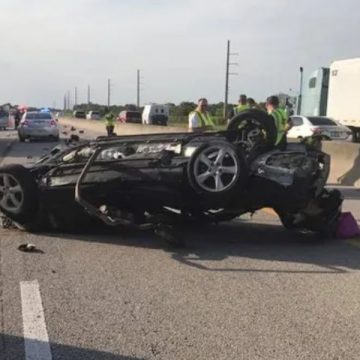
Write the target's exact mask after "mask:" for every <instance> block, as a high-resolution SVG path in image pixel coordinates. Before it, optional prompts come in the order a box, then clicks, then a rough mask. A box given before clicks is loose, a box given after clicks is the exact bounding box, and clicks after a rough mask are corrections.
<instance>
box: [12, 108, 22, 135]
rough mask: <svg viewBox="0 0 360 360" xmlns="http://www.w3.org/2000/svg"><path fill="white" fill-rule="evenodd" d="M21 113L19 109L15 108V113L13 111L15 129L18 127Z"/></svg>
mask: <svg viewBox="0 0 360 360" xmlns="http://www.w3.org/2000/svg"><path fill="white" fill-rule="evenodd" d="M22 115H23V114H22V113H21V111H20V109H16V110H15V113H14V122H15V124H14V126H15V130H16V129H17V128H18V126H19V124H20V120H21V117H22Z"/></svg>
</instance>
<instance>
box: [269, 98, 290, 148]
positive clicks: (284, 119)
mask: <svg viewBox="0 0 360 360" xmlns="http://www.w3.org/2000/svg"><path fill="white" fill-rule="evenodd" d="M279 105H280V101H279V98H278V97H277V96H269V97H268V98H267V99H266V110H267V112H268V114H269V115H270V116H271V117H272V118H273V119H274V123H275V126H276V130H277V136H276V141H275V146H276V147H278V148H279V149H281V150H285V149H286V145H287V140H286V134H287V132H288V131H289V130H290V129H291V127H292V123H291V121H289V117H288V116H287V114H286V113H285V111H284V110H283V109H281V108H280V107H279Z"/></svg>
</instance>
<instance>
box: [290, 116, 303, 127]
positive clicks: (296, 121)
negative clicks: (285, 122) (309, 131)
mask: <svg viewBox="0 0 360 360" xmlns="http://www.w3.org/2000/svg"><path fill="white" fill-rule="evenodd" d="M291 122H292V124H293V126H300V125H302V124H303V123H304V121H303V119H302V118H301V117H292V118H291Z"/></svg>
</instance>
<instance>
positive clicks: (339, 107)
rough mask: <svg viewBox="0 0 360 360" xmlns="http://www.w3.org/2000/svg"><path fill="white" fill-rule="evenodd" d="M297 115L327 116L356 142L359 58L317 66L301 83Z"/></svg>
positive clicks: (359, 109) (359, 126) (359, 129)
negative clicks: (349, 133) (348, 132)
mask: <svg viewBox="0 0 360 360" xmlns="http://www.w3.org/2000/svg"><path fill="white" fill-rule="evenodd" d="M300 114H301V115H304V116H310V115H315V116H327V117H330V118H332V119H334V120H336V121H338V122H339V123H340V124H342V125H345V126H347V127H348V128H350V129H351V131H352V135H353V136H352V138H353V141H354V142H360V58H354V59H346V60H337V61H334V62H333V63H331V65H330V67H328V68H326V67H322V68H320V69H317V70H316V71H314V72H313V73H311V75H310V76H309V78H308V79H307V82H306V83H305V86H304V90H303V96H302V102H301V109H300Z"/></svg>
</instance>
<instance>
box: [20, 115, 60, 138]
mask: <svg viewBox="0 0 360 360" xmlns="http://www.w3.org/2000/svg"><path fill="white" fill-rule="evenodd" d="M17 131H18V136H19V140H20V141H21V142H23V141H25V140H26V139H29V140H30V139H33V138H52V139H54V140H59V126H58V123H57V121H56V120H55V119H54V117H53V116H52V114H51V113H50V112H39V111H30V112H26V113H25V114H24V115H23V117H22V119H21V121H20V124H19V126H18V129H17Z"/></svg>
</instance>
